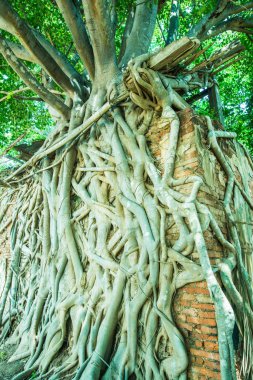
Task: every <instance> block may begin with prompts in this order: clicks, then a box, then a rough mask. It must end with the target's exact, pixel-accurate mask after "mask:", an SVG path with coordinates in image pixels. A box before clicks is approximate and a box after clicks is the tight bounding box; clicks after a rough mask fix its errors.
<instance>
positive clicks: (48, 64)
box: [0, 0, 75, 96]
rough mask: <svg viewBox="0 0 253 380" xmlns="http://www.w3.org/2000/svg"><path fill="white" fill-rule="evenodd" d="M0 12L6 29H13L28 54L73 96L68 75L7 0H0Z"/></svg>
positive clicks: (10, 30) (11, 30)
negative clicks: (9, 26)
mask: <svg viewBox="0 0 253 380" xmlns="http://www.w3.org/2000/svg"><path fill="white" fill-rule="evenodd" d="M0 13H1V14H2V15H4V16H2V18H4V21H5V22H6V26H7V29H6V30H7V31H9V32H13V29H14V32H15V33H13V34H14V35H15V36H17V37H18V38H19V40H21V42H22V44H23V45H24V46H25V48H26V50H27V51H28V52H29V53H30V55H31V56H32V57H34V59H36V61H37V62H39V64H40V65H41V66H42V67H43V68H44V69H45V70H46V71H47V72H48V74H49V75H50V76H51V77H52V78H53V80H54V81H55V82H56V83H58V85H59V86H61V87H62V88H63V89H64V90H65V91H67V92H68V93H69V94H70V95H72V96H73V95H74V92H75V90H74V88H73V86H72V83H71V81H70V79H69V78H68V76H67V75H66V74H65V73H64V72H63V70H62V68H61V67H60V66H59V65H58V64H57V63H56V61H55V60H54V59H53V58H52V56H51V55H50V54H49V53H48V51H47V50H46V49H45V48H44V47H43V46H42V44H41V42H40V41H39V40H38V38H36V36H35V34H34V33H33V31H32V29H31V28H30V27H29V26H28V25H27V24H26V23H25V22H24V20H22V19H21V18H20V17H19V15H18V14H17V13H16V12H15V11H14V10H13V9H12V8H11V6H10V4H9V3H8V1H7V0H1V1H0ZM8 25H11V29H9V28H8Z"/></svg>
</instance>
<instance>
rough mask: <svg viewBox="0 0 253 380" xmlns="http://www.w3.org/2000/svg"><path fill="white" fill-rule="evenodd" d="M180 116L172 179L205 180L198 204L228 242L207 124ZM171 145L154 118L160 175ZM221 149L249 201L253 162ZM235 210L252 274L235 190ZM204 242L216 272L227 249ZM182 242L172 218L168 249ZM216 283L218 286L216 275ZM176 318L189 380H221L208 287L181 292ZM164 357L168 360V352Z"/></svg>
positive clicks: (4, 255)
mask: <svg viewBox="0 0 253 380" xmlns="http://www.w3.org/2000/svg"><path fill="white" fill-rule="evenodd" d="M178 116H179V118H180V125H181V126H180V138H179V143H178V147H177V159H176V164H175V171H174V178H175V179H179V178H187V177H188V176H191V175H198V176H200V177H201V178H202V179H203V182H204V184H203V185H202V186H201V189H200V191H199V193H198V200H199V201H200V202H202V203H203V204H206V205H208V207H209V208H210V210H211V212H212V213H213V215H214V216H215V218H216V220H217V222H218V224H219V227H220V229H221V231H222V232H223V234H224V236H225V238H229V237H228V231H227V228H226V217H225V213H224V206H223V199H224V193H225V188H226V175H225V173H224V172H223V169H222V168H221V166H220V165H219V163H218V161H217V159H216V158H215V157H214V155H213V153H212V151H211V150H210V147H209V145H208V141H207V133H208V130H207V126H206V119H205V118H204V117H200V116H196V115H195V114H194V113H193V111H192V110H191V109H186V110H184V111H180V112H178ZM168 139H169V126H168V124H167V125H166V126H164V123H162V120H161V119H160V118H159V117H157V119H156V118H155V120H154V122H153V124H152V127H151V128H150V130H149V132H148V141H149V147H150V150H151V152H152V154H153V156H154V157H155V159H156V161H157V162H156V164H157V166H158V167H159V169H160V170H161V172H162V171H163V167H164V160H165V156H166V149H167V147H168V145H169V141H168ZM220 145H221V147H222V149H223V152H224V154H225V156H226V158H227V160H228V162H229V165H230V166H231V168H232V169H233V171H234V173H235V175H236V179H237V181H238V183H239V184H240V183H243V185H244V188H245V189H246V190H245V191H246V192H247V193H248V195H249V196H252V189H253V181H252V178H253V170H252V167H251V166H250V164H249V162H250V161H249V160H247V159H246V152H245V151H244V149H243V148H242V147H241V146H240V144H239V143H237V142H235V141H234V140H229V141H228V140H226V141H220ZM191 188H192V184H191V183H188V184H183V185H180V186H178V187H175V189H176V190H179V191H180V193H183V194H189V193H190V191H191ZM234 204H235V205H236V207H235V208H234V210H233V211H234V214H235V215H236V218H235V220H236V223H237V228H238V229H239V232H240V238H241V239H242V241H243V242H244V244H243V255H244V262H245V264H246V266H247V267H248V268H251V251H252V224H251V222H250V221H251V220H252V217H253V215H252V211H251V210H250V208H249V207H248V206H247V205H245V201H244V199H243V197H242V195H241V192H239V191H237V188H236V189H235V191H234ZM3 207H7V205H6V206H4V205H3ZM10 211H11V204H10V205H9V212H7V213H5V212H4V213H3V214H4V215H5V216H4V220H3V226H4V228H3V227H2V230H1V237H0V270H1V273H0V276H1V279H2V278H5V276H6V273H5V270H6V261H7V260H8V257H9V251H10V230H9V224H10V221H11V219H10V215H11V212H10ZM204 236H205V240H206V243H207V248H208V253H209V258H210V261H211V264H212V265H213V268H214V270H215V267H217V268H218V265H219V263H220V259H221V258H223V257H224V255H223V248H222V246H221V244H220V243H219V241H218V240H217V239H216V237H215V236H214V234H213V232H212V231H211V230H210V229H209V228H208V229H207V230H206V231H205V233H204ZM178 239H179V231H178V229H177V227H176V225H175V222H174V220H173V218H171V220H169V223H168V226H167V240H168V244H171V245H173V244H174V243H175V242H176V241H177V240H178ZM188 258H190V259H191V260H193V261H195V262H196V263H199V257H198V253H197V252H196V250H195V249H194V250H193V252H192V253H191V254H190V255H189V256H188ZM179 270H180V269H179ZM251 270H252V268H251ZM217 272H218V270H217ZM217 279H218V281H219V282H220V278H219V276H218V275H217ZM234 280H235V282H238V281H237V280H238V279H236V278H235V279H234ZM220 283H221V282H220ZM0 291H2V287H0ZM173 315H174V319H175V322H176V324H177V326H178V327H179V328H180V330H181V332H182V334H183V336H184V338H185V343H186V347H187V350H188V354H189V366H188V376H187V378H188V379H190V380H204V379H208V380H212V379H221V375H220V364H219V347H218V332H217V326H216V320H215V311H214V305H213V302H212V300H211V298H210V295H209V290H208V288H207V284H206V282H205V281H199V282H194V283H191V284H188V285H186V286H184V287H182V288H180V289H178V291H177V293H176V296H175V298H174V307H173ZM158 342H159V340H158ZM166 350H168V346H166V344H164V345H163V340H162V339H161V340H160V342H159V351H160V355H161V356H163V351H166ZM164 356H166V352H165V355H164Z"/></svg>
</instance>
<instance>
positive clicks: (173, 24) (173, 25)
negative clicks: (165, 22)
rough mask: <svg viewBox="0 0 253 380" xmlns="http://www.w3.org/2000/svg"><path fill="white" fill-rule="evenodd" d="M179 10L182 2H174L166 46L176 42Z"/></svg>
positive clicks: (175, 0) (176, 0)
mask: <svg viewBox="0 0 253 380" xmlns="http://www.w3.org/2000/svg"><path fill="white" fill-rule="evenodd" d="M179 9H180V0H173V1H172V5H171V11H170V24H169V30H168V36H167V39H166V45H169V44H170V43H171V42H173V41H175V40H176V39H177V36H178V28H179Z"/></svg>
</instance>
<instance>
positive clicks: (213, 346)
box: [204, 342, 219, 352]
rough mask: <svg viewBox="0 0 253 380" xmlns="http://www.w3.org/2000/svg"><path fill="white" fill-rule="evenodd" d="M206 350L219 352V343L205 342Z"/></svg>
mask: <svg viewBox="0 0 253 380" xmlns="http://www.w3.org/2000/svg"><path fill="white" fill-rule="evenodd" d="M204 345H205V348H206V349H207V350H210V351H217V352H218V351H219V345H218V342H217V343H214V342H204Z"/></svg>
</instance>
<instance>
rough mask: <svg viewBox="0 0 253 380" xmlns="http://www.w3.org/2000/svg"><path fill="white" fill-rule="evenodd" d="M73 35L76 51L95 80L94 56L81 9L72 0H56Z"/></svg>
mask: <svg viewBox="0 0 253 380" xmlns="http://www.w3.org/2000/svg"><path fill="white" fill-rule="evenodd" d="M56 2H57V5H58V7H59V9H60V11H61V12H62V15H63V17H64V20H65V22H66V24H67V26H68V28H69V30H70V32H71V34H72V37H73V41H74V44H75V47H76V50H77V52H78V54H79V56H80V58H81V60H82V62H83V64H84V66H85V67H86V69H87V71H88V73H89V76H90V78H91V79H93V78H94V70H95V68H94V54H93V50H92V46H91V44H90V41H89V37H88V35H87V32H86V28H85V25H84V23H83V20H82V16H81V13H80V12H79V9H78V8H77V7H76V6H75V4H74V2H73V1H72V0H56Z"/></svg>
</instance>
